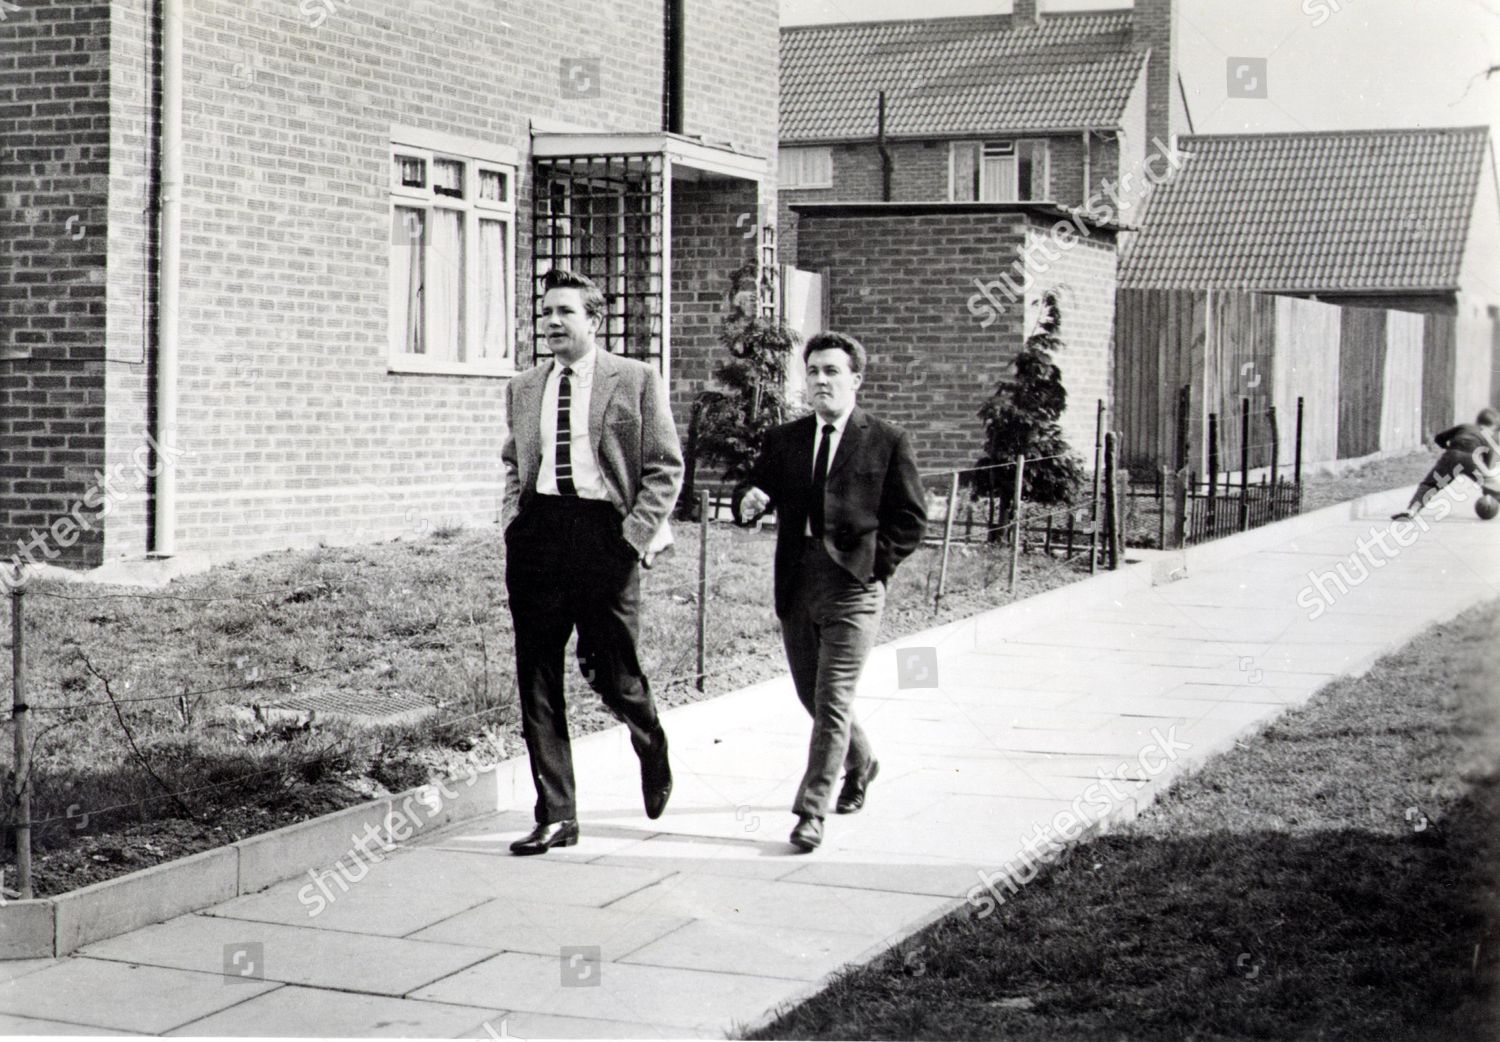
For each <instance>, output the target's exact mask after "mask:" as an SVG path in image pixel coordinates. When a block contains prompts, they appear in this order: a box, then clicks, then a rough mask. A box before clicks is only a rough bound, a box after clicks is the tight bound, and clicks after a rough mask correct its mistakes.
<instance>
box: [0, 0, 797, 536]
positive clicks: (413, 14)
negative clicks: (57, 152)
mask: <svg viewBox="0 0 1500 1042" xmlns="http://www.w3.org/2000/svg"><path fill="white" fill-rule="evenodd" d="M22 6H23V9H24V10H26V11H27V12H34V11H40V12H45V11H46V10H47V9H49V8H53V7H55V8H59V9H66V10H67V11H69V12H74V11H76V12H85V11H91V12H93V14H92V19H93V21H92V22H89V21H87V20H75V21H74V22H72V23H70V26H71V28H70V29H69V30H68V31H67V33H63V34H61V35H62V37H63V42H64V43H65V44H66V46H65V47H64V48H63V49H65V50H68V51H70V52H74V53H77V54H80V55H82V54H84V53H88V52H90V49H91V48H92V53H95V54H96V55H97V57H96V59H94V63H93V65H92V66H91V68H93V69H96V70H98V71H99V72H100V73H101V75H107V76H108V82H109V86H110V88H111V92H110V95H109V97H108V107H107V109H106V108H105V107H104V95H103V94H102V91H103V81H102V80H101V81H100V82H99V84H97V85H96V86H94V87H93V88H91V89H93V90H95V92H96V93H98V94H99V99H98V101H99V114H98V115H96V116H93V117H92V120H93V122H91V123H90V122H85V124H83V127H84V128H85V129H80V125H78V124H76V123H75V124H67V125H64V124H63V123H62V122H61V121H62V120H63V119H64V118H65V116H66V115H67V114H66V113H65V112H62V111H57V112H46V113H41V114H39V115H38V116H37V117H36V118H37V120H38V122H41V123H44V124H47V123H48V121H51V123H52V124H55V127H54V130H55V132H56V134H57V137H58V139H59V140H60V141H65V142H66V146H67V147H68V148H71V149H72V150H73V153H78V152H79V150H80V149H81V150H83V155H84V156H87V155H88V150H89V149H90V148H92V147H94V145H93V144H92V143H91V142H90V140H89V137H88V135H89V134H94V135H95V136H97V137H98V147H99V148H100V149H101V151H102V148H103V144H104V142H105V141H107V142H108V146H109V147H108V157H107V161H108V167H107V173H108V175H109V178H110V180H109V195H108V199H107V202H106V200H105V197H104V190H105V184H104V178H103V177H102V176H100V177H98V178H96V182H97V183H92V182H91V183H90V184H91V186H92V187H93V189H94V190H95V191H97V193H98V195H97V198H96V201H95V202H93V203H92V204H91V205H94V206H97V207H99V208H101V209H102V208H103V207H105V206H106V205H107V208H108V238H107V243H108V246H107V250H108V270H109V286H108V294H107V295H108V314H107V318H106V315H105V313H104V309H103V307H102V304H103V300H104V298H105V295H106V293H105V287H104V286H103V284H102V283H100V284H98V285H97V287H96V293H97V297H98V300H99V304H98V305H96V306H94V305H91V306H93V307H94V310H93V312H92V313H90V315H89V317H90V320H91V321H92V322H93V324H94V327H95V332H94V334H93V343H94V351H95V354H96V358H97V355H98V353H99V349H100V346H101V345H100V343H99V341H100V337H101V334H102V332H103V328H102V327H103V326H104V325H105V323H106V321H107V328H108V333H109V350H108V356H109V363H108V366H107V372H106V373H105V374H104V375H103V377H102V383H103V386H102V387H101V386H99V385H100V383H101V378H100V376H99V374H98V373H97V369H98V363H97V361H96V362H95V376H94V386H93V387H92V388H80V389H79V392H78V393H77V394H72V393H71V392H70V400H69V401H68V402H66V403H64V404H62V405H60V406H59V408H58V415H56V416H53V417H51V418H49V420H48V422H49V424H50V423H51V422H52V421H54V420H57V421H62V420H64V418H65V417H66V420H67V422H78V421H82V422H87V417H86V415H85V410H86V408H87V407H91V408H93V409H95V410H96V411H99V410H102V409H103V408H104V407H105V403H104V401H103V399H104V394H103V393H100V392H102V391H107V396H108V402H107V407H108V415H109V431H108V438H107V442H105V443H102V444H99V445H96V446H95V447H94V448H93V449H92V450H91V451H92V452H93V453H94V457H93V462H94V465H99V464H106V465H110V466H112V465H115V464H121V465H123V466H125V467H126V468H127V469H128V468H129V466H130V464H129V460H130V458H131V455H132V453H133V452H134V451H135V449H136V448H137V447H138V446H139V444H140V438H141V435H140V432H141V431H143V430H144V429H146V423H147V419H148V417H147V390H148V387H149V383H148V380H149V367H148V366H147V365H146V364H145V360H146V357H147V354H146V352H147V348H148V345H147V338H146V336H145V327H146V323H147V322H149V320H150V318H151V311H150V309H149V308H144V307H143V306H142V301H141V293H142V291H143V288H144V287H145V286H146V284H147V274H148V270H147V258H148V245H149V235H148V231H149V224H148V220H147V218H146V217H145V216H144V214H143V210H144V208H145V206H146V204H147V200H148V192H147V184H146V173H147V170H148V162H149V157H148V153H147V145H148V142H149V141H150V140H151V139H152V137H153V136H154V134H155V128H154V126H153V122H152V114H151V112H150V110H149V106H148V105H147V100H148V93H147V92H148V90H149V85H150V83H149V78H148V73H149V71H150V64H151V62H152V61H154V60H155V55H154V53H153V51H152V49H151V31H150V26H149V25H148V18H147V10H148V6H147V3H146V0H118V2H116V3H114V4H112V5H110V6H109V7H107V8H106V7H104V6H102V5H101V6H100V7H98V8H84V7H82V6H81V5H79V4H77V3H76V2H75V3H72V4H60V3H53V4H50V5H49V4H47V3H45V2H42V0H28V3H26V4H23V5H22ZM183 14H184V24H183V33H184V77H185V91H186V100H185V105H184V123H185V126H186V138H187V145H186V147H185V150H184V155H183V161H184V167H185V169H184V175H185V185H184V190H183V201H182V225H183V245H184V255H183V263H182V270H183V285H182V298H181V302H180V307H179V320H180V324H181V350H180V367H181V372H180V387H179V391H180V404H179V427H178V437H177V439H176V440H177V446H178V448H179V449H180V451H181V453H182V457H181V458H182V462H181V472H180V475H179V504H178V512H179V527H178V530H177V547H178V551H179V553H182V554H190V553H195V552H204V553H210V554H223V553H231V552H232V553H243V552H249V551H254V550H259V549H267V548H273V547H280V546H286V545H295V544H309V543H314V542H317V541H323V540H326V541H349V540H358V539H369V538H379V537H385V536H391V535H397V534H401V533H403V532H409V531H413V530H416V531H421V530H423V529H425V528H426V527H428V526H430V525H434V524H441V523H443V522H444V521H447V520H465V521H469V522H485V521H493V520H494V519H495V518H496V517H497V513H498V505H499V499H500V481H501V466H500V459H499V452H500V444H501V440H502V437H503V433H504V422H505V417H504V416H503V415H502V408H501V402H502V397H503V390H504V383H505V382H504V380H503V379H496V378H485V377H455V376H418V375H410V374H393V373H390V372H388V371H387V364H386V362H387V299H386V298H387V292H388V291H387V280H388V274H387V263H388V249H389V245H388V244H389V241H390V228H389V223H390V222H389V211H388V207H389V200H388V196H387V190H386V189H387V184H388V181H389V168H390V156H389V150H390V125H391V124H392V123H402V124H408V125H413V126H417V127H422V128H426V129H430V130H433V131H440V132H445V133H449V134H453V135H458V136H461V137H463V138H469V139H478V140H481V141H483V142H486V143H490V144H500V145H505V146H509V147H511V148H513V149H515V150H517V151H518V152H519V153H520V154H521V166H520V169H519V171H518V174H519V182H518V184H517V185H516V195H517V198H518V199H519V200H520V201H521V207H520V212H519V214H518V219H517V236H516V261H517V268H518V271H517V293H516V300H517V312H518V314H517V319H518V326H519V328H518V331H517V348H518V352H519V355H520V357H521V359H522V360H523V364H525V363H526V362H527V361H529V358H530V349H531V340H530V331H529V329H528V328H527V325H528V323H529V320H530V300H529V291H530V270H529V268H530V265H529V255H530V241H529V231H530V213H529V206H528V205H527V203H528V201H529V197H530V190H531V186H530V177H529V169H528V165H529V155H528V153H529V144H530V137H529V130H530V122H531V120H533V119H540V120H550V121H558V122H566V123H568V124H572V125H578V126H585V127H589V128H592V129H597V130H601V131H655V130H659V129H660V127H661V84H662V62H663V53H664V49H663V41H662V21H663V8H662V5H661V4H660V3H658V2H654V0H653V2H645V0H584V2H582V3H577V2H575V3H563V2H560V0H542V2H540V3H537V4H530V5H525V6H524V7H515V6H514V5H511V6H507V7H506V8H505V9H504V10H503V11H500V12H498V13H497V10H496V9H495V8H494V6H493V5H491V4H486V3H481V2H480V0H452V2H448V3H444V4H423V5H411V4H407V3H402V2H399V0H326V2H325V0H298V2H297V3H292V2H290V0H288V2H285V3H276V4H267V3H263V2H262V3H251V4H245V3H243V2H239V0H193V2H192V3H190V4H184V5H183ZM30 17H32V16H31V15H28V18H30ZM24 24H27V23H25V22H22V21H21V20H19V19H18V16H17V15H16V14H14V13H12V14H10V16H9V20H8V22H7V23H5V24H4V25H3V26H0V32H7V33H18V32H22V31H23V30H22V29H19V28H17V27H18V26H21V25H24ZM50 34H51V30H50V28H49V30H48V33H47V34H44V35H50ZM74 37H76V39H74ZM687 40H688V42H687V49H688V68H687V95H686V104H685V115H686V126H685V128H684V129H685V131H686V132H687V133H689V134H694V135H703V136H704V137H706V138H708V139H710V140H716V141H723V140H729V139H733V140H734V141H735V142H736V144H738V145H739V146H740V147H742V148H744V149H745V150H747V151H751V152H755V153H759V154H763V155H767V156H772V155H774V149H775V136H774V134H775V104H776V86H777V64H776V54H777V9H776V6H775V4H773V3H771V0H752V2H750V3H745V4H736V5H732V6H725V5H717V4H712V3H709V2H708V0H690V2H689V4H688V24H687ZM559 41H563V42H559ZM566 41H574V43H573V44H571V45H570V44H568V43H567V42H566ZM106 53H107V55H108V62H107V64H106V63H105V61H104V55H105V54H106ZM11 54H12V48H10V47H5V48H0V61H5V60H8V59H9V58H10V56H11ZM575 60H584V61H589V62H597V73H598V75H597V91H598V93H597V96H595V97H580V96H578V95H577V94H576V93H570V92H569V91H567V90H565V89H564V87H563V82H562V75H561V69H560V66H561V65H562V64H563V63H564V62H572V61H575ZM0 70H3V71H4V72H5V78H4V80H3V83H0V85H3V86H4V87H6V88H8V87H10V86H11V70H10V67H9V66H6V65H0ZM64 75H73V74H71V73H68V74H64ZM81 103H82V102H81V100H79V99H71V100H70V101H69V105H71V106H77V105H79V104H81ZM27 104H28V105H29V104H31V102H30V100H29V99H28V101H27ZM106 112H107V120H106ZM88 128H92V129H88ZM6 129H7V130H9V128H8V127H7V128H6ZM8 140H9V135H8V134H7V141H8ZM63 158H64V157H62V156H58V157H57V158H56V160H54V161H55V162H62V161H63ZM100 159H101V163H102V159H103V157H102V155H101V157H100ZM8 169H9V168H7V170H8ZM104 173H105V168H104V167H103V166H102V165H101V166H100V168H99V174H100V175H103V174H104ZM78 191H82V188H81V187H80V188H79V189H78ZM4 199H5V205H10V201H11V199H12V195H11V193H8V192H7V193H5V194H4ZM82 205H83V203H82V201H81V200H79V199H74V198H70V199H69V202H68V212H69V213H72V212H74V211H75V210H78V209H79V208H80V207H81V206H82ZM751 209H753V205H752V207H751ZM49 219H50V217H49ZM85 223H86V224H88V225H89V234H90V235H97V236H98V242H97V245H96V246H95V249H94V252H95V253H97V254H98V260H97V261H96V262H95V266H96V267H102V265H103V255H104V253H105V245H104V244H105V221H104V220H103V219H102V215H101V217H100V218H99V219H94V220H90V219H87V218H86V219H85ZM737 235H738V232H736V231H735V230H734V229H732V228H731V229H730V230H729V236H730V237H731V238H735V239H736V242H737V241H738V240H737ZM83 245H86V243H84V244H79V245H77V246H74V245H72V244H71V243H70V244H69V247H68V248H69V249H80V248H82V246H83ZM57 248H58V247H56V246H53V247H52V249H54V250H56V249H57ZM0 278H3V272H0ZM69 321H72V320H71V319H70V320H69ZM48 340H49V343H53V344H60V342H59V340H58V338H57V337H56V336H53V335H51V331H49V337H48ZM4 365H8V366H10V369H9V370H6V369H4V368H3V366H4ZM15 371H16V370H15V363H3V364H0V379H8V380H10V381H12V382H13V381H14V380H15V376H14V375H13V374H14V372H15ZM7 373H9V374H11V375H5V374H7ZM85 392H87V393H89V394H92V395H93V396H94V397H95V398H96V399H99V400H97V401H95V402H94V403H93V404H92V406H87V407H86V405H85V402H84V398H83V394H84V393H85ZM28 393H34V392H28ZM15 404H17V405H19V404H21V403H20V402H16V403H15ZM24 404H26V406H27V407H28V408H33V407H34V406H36V405H39V404H41V403H38V402H30V401H28V402H25V403H24ZM3 405H4V409H5V414H6V416H7V417H9V416H10V415H11V412H12V402H11V401H5V402H3ZM50 433H51V436H56V434H57V432H56V431H51V432H50ZM83 433H85V434H91V436H92V437H94V438H96V439H97V438H98V437H100V435H101V433H102V432H100V431H98V430H94V431H92V432H83ZM48 451H52V450H50V449H49V450H48ZM27 465H28V466H29V465H30V464H29V463H28V464H27ZM138 484H139V487H138V488H137V490H136V492H135V493H134V494H133V495H128V496H126V497H124V498H123V499H122V501H121V502H120V503H119V504H118V505H117V507H116V509H115V511H114V512H113V513H112V514H111V517H110V524H109V530H108V537H107V542H106V550H107V552H106V553H105V556H106V557H119V556H139V555H141V554H143V553H144V552H145V551H146V549H147V535H148V533H147V518H146V509H145V508H146V499H145V496H144V484H143V483H138ZM38 502H40V501H38ZM34 505H35V504H31V505H28V509H30V508H31V506H34Z"/></svg>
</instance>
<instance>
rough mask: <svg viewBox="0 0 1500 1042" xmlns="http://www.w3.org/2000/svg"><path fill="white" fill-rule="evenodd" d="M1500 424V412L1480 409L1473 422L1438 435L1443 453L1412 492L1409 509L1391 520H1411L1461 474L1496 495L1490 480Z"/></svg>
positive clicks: (1393, 516) (1435, 439) (1434, 438)
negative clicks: (1496, 430) (1437, 493)
mask: <svg viewBox="0 0 1500 1042" xmlns="http://www.w3.org/2000/svg"><path fill="white" fill-rule="evenodd" d="M1497 424H1500V414H1497V413H1496V412H1495V410H1494V409H1480V410H1479V416H1478V417H1477V418H1476V419H1475V420H1474V422H1473V423H1460V424H1459V425H1458V426H1457V427H1449V428H1448V429H1447V430H1445V431H1442V432H1441V433H1439V434H1436V435H1434V436H1433V439H1432V440H1433V441H1435V442H1437V447H1438V448H1440V449H1442V450H1443V454H1442V455H1441V456H1439V457H1438V461H1437V462H1436V463H1434V464H1433V465H1432V469H1431V470H1429V471H1428V472H1427V476H1426V477H1425V478H1423V479H1422V483H1421V484H1420V485H1418V486H1417V491H1416V492H1414V493H1412V497H1411V502H1410V503H1409V504H1407V507H1406V509H1405V510H1402V511H1400V512H1399V513H1395V514H1392V515H1391V520H1393V521H1410V520H1411V519H1412V518H1413V517H1415V516H1416V513H1417V511H1418V510H1421V509H1422V507H1423V506H1425V505H1426V503H1427V501H1428V500H1429V499H1431V498H1432V496H1433V494H1434V493H1435V492H1437V490H1438V489H1440V488H1444V487H1446V486H1447V484H1448V483H1449V482H1450V481H1452V480H1453V479H1454V478H1456V477H1458V476H1459V475H1460V474H1462V475H1463V476H1464V477H1466V478H1469V479H1470V480H1471V481H1474V482H1475V483H1477V484H1478V485H1480V486H1481V487H1484V489H1485V491H1486V492H1488V493H1489V494H1491V495H1494V494H1495V492H1494V490H1493V489H1491V488H1489V487H1488V480H1489V479H1490V478H1491V477H1492V476H1493V471H1494V468H1495V465H1496V463H1497V460H1496V456H1497V453H1496V442H1495V427H1496V425H1497Z"/></svg>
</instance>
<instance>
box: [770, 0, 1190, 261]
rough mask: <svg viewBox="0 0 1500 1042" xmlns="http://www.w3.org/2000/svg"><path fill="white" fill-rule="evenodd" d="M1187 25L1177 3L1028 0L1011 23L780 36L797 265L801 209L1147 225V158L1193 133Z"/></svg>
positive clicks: (784, 191) (828, 28) (789, 224)
mask: <svg viewBox="0 0 1500 1042" xmlns="http://www.w3.org/2000/svg"><path fill="white" fill-rule="evenodd" d="M1177 21H1178V18H1177V4H1176V0H1135V6H1134V8H1127V9H1123V10H1106V11H1079V12H1043V11H1042V10H1041V9H1040V7H1039V0H1016V2H1015V4H1014V9H1013V11H1012V13H1011V14H1009V15H983V16H973V17H963V18H935V19H922V20H911V21H895V22H860V23H852V24H844V25H814V26H804V27H798V28H788V29H784V30H782V33H781V112H780V150H779V152H778V162H779V164H780V173H779V177H778V184H779V188H780V193H779V195H778V200H779V204H780V206H781V214H780V216H781V218H782V219H781V220H780V222H779V228H780V241H781V253H782V257H783V259H784V260H791V259H794V258H795V257H796V256H797V250H796V241H797V236H798V230H799V229H798V222H797V220H796V219H795V217H794V214H793V211H792V210H791V207H792V206H794V205H797V204H801V203H833V202H877V201H886V202H941V201H947V202H1023V203H1048V204H1052V205H1056V206H1062V207H1069V208H1084V207H1087V206H1088V203H1089V201H1090V200H1091V199H1097V200H1099V201H1100V203H1102V204H1104V205H1107V206H1108V207H1110V208H1111V209H1112V210H1113V212H1114V213H1115V215H1116V216H1117V217H1119V218H1120V219H1122V220H1123V221H1124V222H1125V223H1126V224H1132V223H1134V220H1133V219H1134V218H1135V217H1136V216H1138V214H1137V213H1136V212H1135V211H1136V210H1137V206H1136V200H1137V198H1138V197H1139V195H1140V194H1141V192H1142V186H1143V182H1144V181H1145V180H1146V172H1145V163H1146V161H1147V160H1148V159H1151V157H1152V155H1153V152H1158V153H1162V154H1165V153H1167V152H1169V151H1170V150H1171V148H1172V145H1173V140H1174V138H1175V136H1176V135H1177V134H1178V133H1180V132H1182V131H1183V130H1185V129H1190V128H1191V122H1190V115H1189V113H1188V109H1187V102H1186V98H1185V95H1184V93H1183V87H1182V82H1181V77H1180V76H1179V74H1178V70H1177V57H1176V47H1177V42H1176V38H1177ZM882 95H883V97H884V102H883V104H882V100H881V99H882ZM1153 142H1160V144H1153ZM1127 175H1128V176H1127ZM1117 196H1118V202H1117V201H1116V197H1117ZM1127 204H1129V205H1127Z"/></svg>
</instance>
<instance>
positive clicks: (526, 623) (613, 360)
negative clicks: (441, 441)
mask: <svg viewBox="0 0 1500 1042" xmlns="http://www.w3.org/2000/svg"><path fill="white" fill-rule="evenodd" d="M542 285H543V290H544V294H543V297H542V311H541V315H540V317H539V318H538V320H537V321H538V331H539V332H540V333H542V334H544V335H545V336H546V338H547V346H548V348H549V349H550V350H551V352H552V355H553V357H552V358H551V359H550V360H548V361H544V362H542V363H541V364H540V365H538V366H536V367H535V368H533V369H529V370H527V371H526V372H524V373H520V374H519V375H517V376H516V377H515V378H514V379H513V380H512V381H511V383H510V386H509V388H508V389H507V390H506V395H505V406H506V415H507V417H508V419H509V424H510V430H509V432H508V434H507V436H506V439H505V445H504V448H503V449H502V450H501V458H502V459H503V460H504V463H505V506H504V513H503V521H504V524H505V585H506V589H507V591H508V592H509V594H510V613H511V619H512V623H513V626H514V629H515V642H516V680H517V682H518V684H519V685H520V690H521V724H522V731H523V734H524V735H525V738H526V751H527V753H528V754H529V755H530V758H531V777H532V780H533V781H534V782H535V783H536V828H535V829H533V830H532V832H531V833H530V834H529V835H527V836H525V837H523V838H521V839H518V840H516V842H514V843H512V844H511V850H512V851H513V852H515V853H517V854H544V853H546V852H547V851H548V850H550V849H551V848H552V847H557V846H563V847H566V846H572V845H573V844H574V843H576V842H578V813H577V808H576V806H575V796H574V784H573V755H572V749H571V746H570V744H569V741H568V713H567V705H566V703H565V701H564V699H563V668H564V661H563V658H564V652H565V650H566V648H567V643H568V638H569V637H570V636H571V635H572V632H573V630H574V628H575V627H576V628H577V630H578V662H579V667H580V668H581V669H582V670H583V674H584V676H585V677H587V678H588V681H589V685H590V686H591V687H592V688H593V689H594V690H595V691H597V692H598V693H599V695H600V697H602V698H603V700H604V704H605V706H606V707H608V709H609V710H610V711H611V712H612V713H614V714H615V716H617V717H619V718H620V719H621V720H623V721H624V722H625V725H626V726H627V727H628V728H629V729H630V741H631V744H632V745H633V746H634V748H635V751H636V755H637V756H639V757H640V761H641V793H642V796H643V798H644V800H645V805H646V816H647V817H649V818H653V819H654V818H658V817H660V816H661V813H662V811H663V810H665V809H666V806H667V798H668V797H669V796H670V795H671V793H672V771H671V767H670V766H669V764H668V761H667V735H666V732H665V731H663V730H662V727H661V723H660V722H659V721H658V720H657V716H656V705H655V703H654V702H653V701H652V698H651V688H650V686H649V684H647V682H646V677H645V675H644V674H643V673H642V671H641V663H640V659H639V656H638V654H637V651H636V642H637V640H638V639H639V632H640V628H639V613H640V587H641V577H640V573H641V568H642V566H644V567H650V565H651V558H652V557H653V556H654V554H655V551H656V549H658V547H659V543H658V536H659V533H665V532H666V520H667V515H668V514H669V513H670V512H671V510H672V507H673V505H674V504H675V503H676V502H677V493H678V490H679V489H680V488H681V486H682V449H681V446H680V445H679V443H678V440H677V428H676V427H675V426H674V424H673V423H672V414H671V412H670V411H669V409H668V406H667V394H666V388H665V387H664V386H663V383H662V379H661V376H660V375H659V374H658V373H657V372H656V370H655V369H653V368H652V367H651V366H649V365H646V364H644V363H642V362H638V361H635V360H633V359H629V358H621V357H618V356H615V355H611V354H609V353H608V352H607V351H603V350H601V349H600V348H599V347H598V346H597V344H596V342H595V337H596V336H597V334H598V331H599V326H600V323H601V322H603V320H604V315H605V300H604V295H603V294H602V293H601V292H600V291H599V289H598V287H597V286H595V285H594V283H593V282H591V281H590V280H589V279H587V278H585V277H584V276H582V275H577V274H574V273H573V272H569V271H565V270H562V269H557V268H554V269H553V270H551V271H549V272H547V274H546V276H545V277H544V278H543V283H542Z"/></svg>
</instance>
